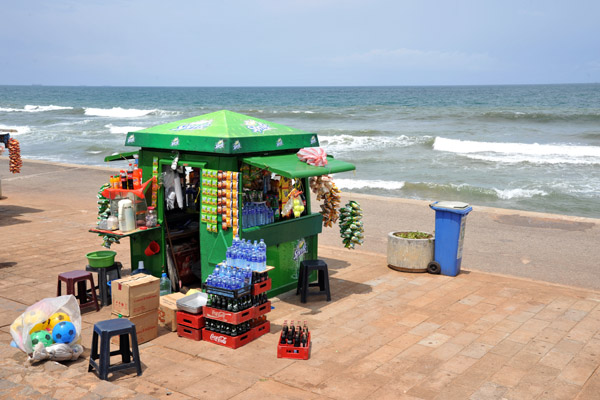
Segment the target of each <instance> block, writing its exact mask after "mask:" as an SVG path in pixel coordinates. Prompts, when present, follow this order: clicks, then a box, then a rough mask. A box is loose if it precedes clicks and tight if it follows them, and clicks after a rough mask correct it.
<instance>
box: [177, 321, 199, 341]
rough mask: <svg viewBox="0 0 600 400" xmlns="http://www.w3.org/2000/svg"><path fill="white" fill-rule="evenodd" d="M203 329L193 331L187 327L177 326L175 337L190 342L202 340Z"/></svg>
mask: <svg viewBox="0 0 600 400" xmlns="http://www.w3.org/2000/svg"><path fill="white" fill-rule="evenodd" d="M203 330H204V329H194V328H190V327H189V326H184V325H177V336H181V337H184V338H187V339H192V340H196V341H198V340H202V331H203Z"/></svg>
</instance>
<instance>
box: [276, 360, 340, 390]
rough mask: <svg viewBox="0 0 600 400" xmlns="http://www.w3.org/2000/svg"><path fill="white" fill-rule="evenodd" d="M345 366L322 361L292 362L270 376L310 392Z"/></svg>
mask: <svg viewBox="0 0 600 400" xmlns="http://www.w3.org/2000/svg"><path fill="white" fill-rule="evenodd" d="M345 367H346V366H345V365H342V364H339V363H336V362H333V361H329V360H327V361H324V360H323V359H314V358H312V359H309V360H307V361H303V360H300V361H294V362H293V363H292V364H291V365H289V366H287V367H286V368H284V369H282V370H281V371H279V372H277V373H276V374H274V375H273V376H272V379H274V380H276V381H278V382H282V383H285V384H286V385H291V386H294V387H297V388H301V389H303V388H304V389H307V390H312V388H314V387H316V386H317V385H319V384H320V383H321V382H323V381H324V380H325V379H327V378H329V377H331V376H333V375H334V374H336V373H338V372H339V371H341V370H343V369H344V368H345Z"/></svg>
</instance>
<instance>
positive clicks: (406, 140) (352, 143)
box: [319, 134, 428, 153]
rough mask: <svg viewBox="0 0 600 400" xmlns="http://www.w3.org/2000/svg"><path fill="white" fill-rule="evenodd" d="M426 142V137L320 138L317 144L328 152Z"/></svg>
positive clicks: (345, 136)
mask: <svg viewBox="0 0 600 400" xmlns="http://www.w3.org/2000/svg"><path fill="white" fill-rule="evenodd" d="M426 140H428V138H427V137H409V136H405V135H400V136H353V135H346V134H342V135H333V136H320V137H319V142H320V144H321V146H323V147H324V148H325V150H326V151H327V152H328V153H329V152H348V151H371V150H381V149H384V148H390V147H408V146H413V145H415V144H418V143H423V142H424V141H426Z"/></svg>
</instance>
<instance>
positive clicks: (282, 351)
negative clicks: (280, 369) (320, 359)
mask: <svg viewBox="0 0 600 400" xmlns="http://www.w3.org/2000/svg"><path fill="white" fill-rule="evenodd" d="M309 356H310V332H308V339H307V340H306V347H296V346H294V345H292V344H281V334H280V335H279V342H278V343H277V358H293V359H295V360H308V357H309Z"/></svg>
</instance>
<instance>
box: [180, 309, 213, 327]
mask: <svg viewBox="0 0 600 400" xmlns="http://www.w3.org/2000/svg"><path fill="white" fill-rule="evenodd" d="M205 322H206V321H205V320H204V315H202V314H190V313H188V312H185V311H177V323H178V324H179V325H183V326H187V327H188V328H194V329H200V328H204V325H205Z"/></svg>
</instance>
